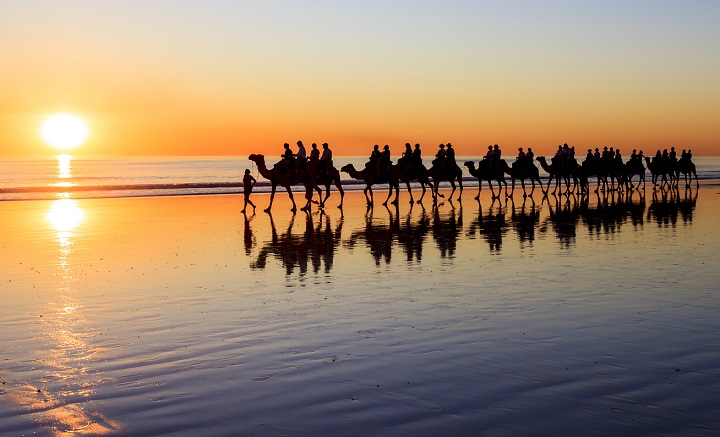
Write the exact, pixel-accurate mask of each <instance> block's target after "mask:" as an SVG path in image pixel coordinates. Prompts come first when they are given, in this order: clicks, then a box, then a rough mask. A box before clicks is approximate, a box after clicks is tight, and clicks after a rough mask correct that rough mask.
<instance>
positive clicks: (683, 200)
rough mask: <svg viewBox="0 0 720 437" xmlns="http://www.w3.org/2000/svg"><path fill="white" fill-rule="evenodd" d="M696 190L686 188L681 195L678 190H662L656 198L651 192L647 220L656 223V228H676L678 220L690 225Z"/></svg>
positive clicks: (655, 194)
mask: <svg viewBox="0 0 720 437" xmlns="http://www.w3.org/2000/svg"><path fill="white" fill-rule="evenodd" d="M697 198H698V190H697V189H695V190H693V189H692V188H686V189H685V190H684V192H683V193H682V194H681V193H680V190H679V189H673V190H662V191H661V192H660V195H659V196H658V192H657V191H653V196H652V201H651V202H650V206H649V207H648V210H647V219H648V221H650V222H655V223H657V225H658V227H665V228H667V227H672V228H674V227H676V226H677V224H678V218H680V219H682V221H683V223H684V224H686V225H687V224H691V223H692V220H693V213H694V212H695V207H696V205H697Z"/></svg>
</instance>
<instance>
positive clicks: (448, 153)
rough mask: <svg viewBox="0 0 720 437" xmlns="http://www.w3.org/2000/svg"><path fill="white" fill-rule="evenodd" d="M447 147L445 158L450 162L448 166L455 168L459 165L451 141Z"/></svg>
mask: <svg viewBox="0 0 720 437" xmlns="http://www.w3.org/2000/svg"><path fill="white" fill-rule="evenodd" d="M445 147H446V149H445V160H446V161H447V163H448V164H449V165H448V167H449V168H455V166H456V165H457V162H455V149H454V148H453V145H452V144H450V143H447V145H446V146H445Z"/></svg>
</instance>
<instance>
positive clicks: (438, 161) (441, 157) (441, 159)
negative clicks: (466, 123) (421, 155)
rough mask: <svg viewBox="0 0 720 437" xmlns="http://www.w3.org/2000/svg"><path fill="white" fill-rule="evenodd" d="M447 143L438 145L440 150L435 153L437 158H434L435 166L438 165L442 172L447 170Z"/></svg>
mask: <svg viewBox="0 0 720 437" xmlns="http://www.w3.org/2000/svg"><path fill="white" fill-rule="evenodd" d="M446 155H447V152H446V151H445V144H440V145H438V151H437V152H436V153H435V159H433V166H438V167H439V168H440V171H441V172H443V173H444V172H445V156H446Z"/></svg>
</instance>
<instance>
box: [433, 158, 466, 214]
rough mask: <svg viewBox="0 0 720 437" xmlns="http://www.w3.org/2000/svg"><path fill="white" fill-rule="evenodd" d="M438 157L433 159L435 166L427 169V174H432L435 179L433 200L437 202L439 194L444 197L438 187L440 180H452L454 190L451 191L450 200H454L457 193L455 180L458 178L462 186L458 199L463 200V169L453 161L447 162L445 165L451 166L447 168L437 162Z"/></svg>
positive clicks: (451, 184)
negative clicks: (453, 197)
mask: <svg viewBox="0 0 720 437" xmlns="http://www.w3.org/2000/svg"><path fill="white" fill-rule="evenodd" d="M436 161H438V160H437V159H436V160H434V161H433V166H432V167H430V168H429V169H428V170H427V175H428V176H430V177H431V178H432V180H433V191H432V193H433V202H436V203H437V198H438V196H440V197H443V196H442V195H441V194H439V193H438V187H439V186H440V182H442V181H448V182H450V186H451V187H452V191H451V192H450V196H449V197H448V200H452V196H453V194H455V180H456V179H457V182H458V185H459V186H460V193H459V194H458V197H457V200H458V201H460V202H461V201H462V199H461V196H462V190H463V186H462V169H461V168H460V167H459V166H458V165H457V164H455V163H454V162H453V163H450V162H447V163H445V165H448V166H450V168H448V169H446V168H444V166H443V165H440V164H437V163H436Z"/></svg>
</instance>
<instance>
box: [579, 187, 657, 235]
mask: <svg viewBox="0 0 720 437" xmlns="http://www.w3.org/2000/svg"><path fill="white" fill-rule="evenodd" d="M588 198H589V196H588ZM595 200H596V202H595V204H596V206H595V207H594V208H591V207H589V206H588V204H587V202H585V203H584V205H583V207H582V220H583V224H585V226H586V227H587V229H588V233H589V234H590V235H593V236H595V237H600V236H606V237H609V236H612V235H613V234H615V233H617V232H620V230H621V228H622V227H623V226H624V225H626V224H628V223H629V224H631V225H632V226H633V227H634V228H636V229H637V228H642V226H643V225H644V214H645V195H644V194H643V193H642V192H637V193H636V192H635V191H629V192H627V193H622V192H616V191H611V192H604V193H602V194H601V193H596V199H595Z"/></svg>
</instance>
